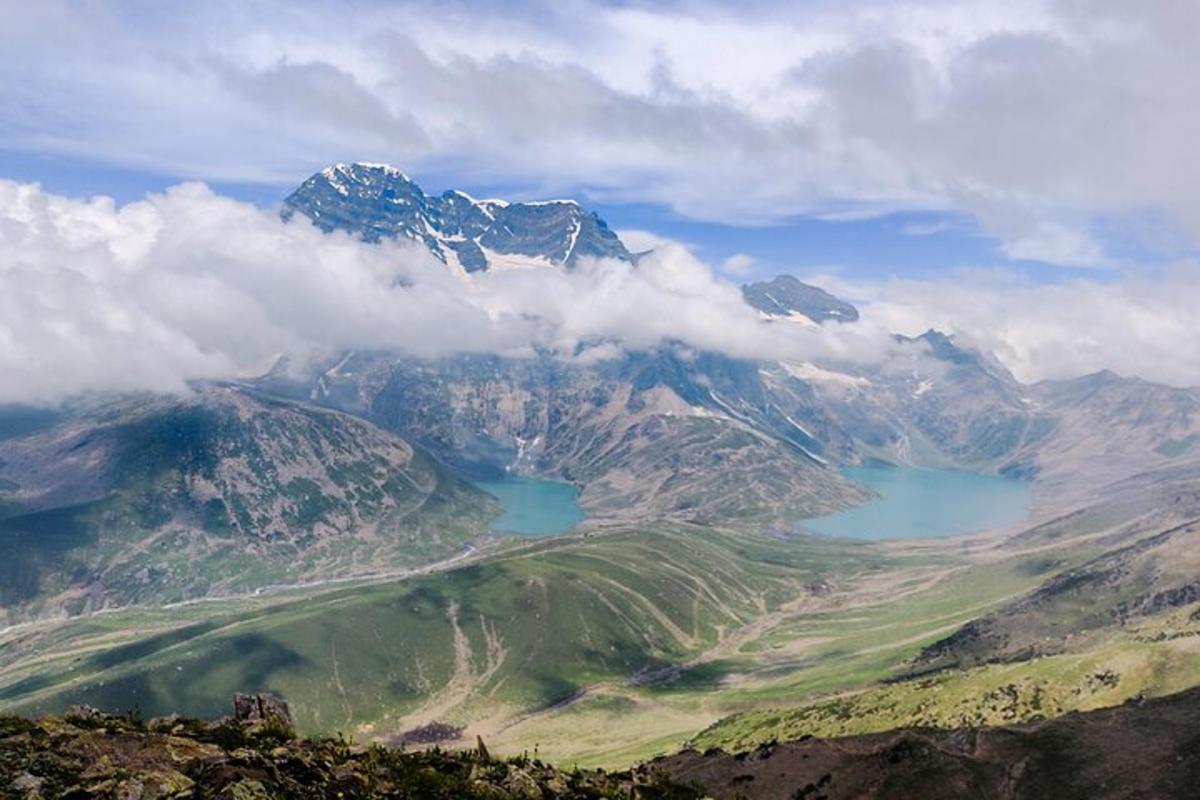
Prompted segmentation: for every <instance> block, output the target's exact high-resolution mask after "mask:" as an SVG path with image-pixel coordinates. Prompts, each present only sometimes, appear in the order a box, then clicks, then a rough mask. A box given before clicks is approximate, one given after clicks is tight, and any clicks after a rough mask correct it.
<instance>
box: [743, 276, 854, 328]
mask: <svg viewBox="0 0 1200 800" xmlns="http://www.w3.org/2000/svg"><path fill="white" fill-rule="evenodd" d="M742 296H743V297H744V298H746V302H747V303H749V304H750V305H751V306H753V307H754V308H756V309H758V310H759V311H761V312H762V313H763V314H764V315H766V316H767V317H779V318H785V319H796V315H800V317H801V318H803V319H807V320H811V321H813V322H826V321H828V320H834V321H836V322H855V321H857V320H858V309H857V308H855V307H854V306H852V305H850V304H849V303H847V302H845V301H844V300H839V299H838V298H836V297H834V296H833V295H831V294H830V293H829V292H827V291H825V290H824V289H822V288H820V287H819V286H812V285H810V284H807V283H803V282H801V281H799V280H797V279H796V278H793V277H792V276H791V275H778V276H776V277H775V278H773V279H772V280H769V281H760V282H758V283H747V284H745V285H743V286H742Z"/></svg>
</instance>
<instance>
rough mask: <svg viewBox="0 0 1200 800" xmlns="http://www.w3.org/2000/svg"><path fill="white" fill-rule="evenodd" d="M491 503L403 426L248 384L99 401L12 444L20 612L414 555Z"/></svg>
mask: <svg viewBox="0 0 1200 800" xmlns="http://www.w3.org/2000/svg"><path fill="white" fill-rule="evenodd" d="M497 510H498V509H497V506H496V504H495V502H494V501H493V500H492V499H491V498H490V497H489V496H488V495H486V494H484V493H482V492H479V491H477V490H475V489H474V488H472V487H471V486H470V485H468V484H466V483H464V482H462V481H460V480H458V479H455V478H453V477H450V476H449V475H447V474H446V473H445V472H444V471H443V470H442V469H441V468H440V467H438V466H437V465H436V464H435V463H434V462H432V461H430V460H429V459H428V458H427V457H426V456H424V455H423V454H422V453H421V452H420V451H418V450H415V449H414V448H413V447H412V446H411V445H409V444H408V443H407V442H405V441H404V440H402V439H400V438H399V437H397V436H395V435H394V434H390V433H387V432H385V431H383V430H380V429H379V428H376V427H375V426H373V425H371V424H370V423H368V422H366V421H363V420H359V419H355V418H353V417H349V416H346V415H344V414H340V413H337V412H335V411H332V410H328V409H321V408H316V407H312V406H306V405H300V404H292V403H284V402H280V401H278V400H274V399H271V398H268V397H265V396H259V395H256V394H254V393H252V392H248V391H244V390H241V389H238V388H234V387H226V386H213V387H208V388H206V389H203V390H201V391H199V392H197V393H196V394H194V395H192V396H188V397H179V398H176V397H138V398H123V399H118V400H112V401H103V402H98V403H93V404H90V405H87V406H85V407H82V408H79V409H76V410H74V411H73V412H70V413H67V414H66V415H65V417H64V418H62V419H59V420H56V421H55V422H53V423H52V424H49V425H48V426H43V427H41V428H40V429H38V430H36V431H33V432H29V433H25V434H24V435H19V436H13V437H10V438H7V439H4V440H2V441H0V538H2V539H3V541H4V542H5V547H6V550H5V558H4V559H3V560H2V561H0V607H2V609H3V611H4V612H6V613H7V615H8V616H9V618H10V619H21V618H25V617H38V616H55V615H59V614H64V613H66V614H77V613H84V612H88V611H95V610H98V609H101V608H109V607H112V606H119V605H126V604H129V603H143V602H160V603H161V602H171V601H179V600H185V599H189V598H195V597H203V596H208V595H212V594H229V593H234V592H245V591H250V590H253V589H255V588H258V587H262V586H265V585H267V584H270V583H279V582H295V581H300V580H309V579H316V578H322V579H325V578H331V577H335V576H339V575H347V574H355V573H363V572H375V571H378V570H380V569H381V568H387V567H399V566H411V565H416V564H421V563H425V562H428V561H432V560H434V559H437V558H445V557H447V556H450V555H452V554H453V553H454V552H455V551H456V550H458V549H459V548H460V547H461V546H462V545H463V544H464V543H465V542H467V541H469V540H471V539H472V538H474V537H476V536H478V535H480V534H482V533H484V532H485V531H486V526H487V523H488V520H489V518H490V516H492V515H494V514H495V513H496V512H497Z"/></svg>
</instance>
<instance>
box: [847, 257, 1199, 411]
mask: <svg viewBox="0 0 1200 800" xmlns="http://www.w3.org/2000/svg"><path fill="white" fill-rule="evenodd" d="M840 288H843V289H846V290H849V291H850V292H853V293H855V294H858V295H859V296H862V297H868V298H870V299H869V300H868V301H867V302H865V303H864V304H863V305H862V306H861V312H862V314H863V318H864V319H866V320H869V321H870V322H872V323H874V324H875V325H877V326H880V327H883V328H888V329H892V330H895V331H897V332H899V333H904V334H908V335H915V334H919V333H921V332H923V331H925V330H927V329H929V328H937V329H939V330H942V331H945V332H947V333H957V334H960V335H962V336H964V337H965V338H966V339H967V340H969V341H970V342H972V343H973V344H975V345H976V346H978V347H980V348H982V349H984V350H986V351H989V352H992V353H994V354H995V355H996V356H997V357H998V358H999V359H1000V360H1001V361H1002V362H1003V363H1004V364H1005V365H1006V366H1008V368H1009V369H1011V370H1012V371H1013V373H1014V374H1015V375H1016V376H1017V377H1018V378H1019V379H1021V380H1024V381H1037V380H1042V379H1046V378H1071V377H1075V376H1078V375H1083V374H1087V373H1090V372H1096V371H1099V370H1102V369H1111V370H1114V371H1116V372H1118V373H1120V374H1123V375H1131V376H1138V377H1141V378H1145V379H1147V380H1152V381H1158V382H1161V383H1167V384H1172V385H1176V386H1186V387H1191V386H1200V347H1197V343H1198V342H1200V317H1198V316H1197V315H1196V313H1195V308H1196V303H1197V299H1200V265H1198V264H1195V263H1186V264H1179V265H1176V266H1174V267H1173V268H1171V269H1169V270H1166V271H1165V272H1162V273H1160V274H1155V275H1143V276H1126V277H1125V278H1124V279H1121V280H1084V279H1078V280H1071V281H1066V282H1063V283H1056V284H1032V283H1028V282H1026V281H1024V280H1022V279H1020V278H1017V277H1016V276H1013V275H1011V274H1005V273H1002V272H996V271H977V272H973V273H964V274H962V275H959V276H956V277H955V278H954V279H951V280H943V281H915V280H892V281H888V282H884V283H879V284H874V285H865V286H864V285H859V286H850V285H845V286H842V287H840Z"/></svg>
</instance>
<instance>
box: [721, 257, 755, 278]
mask: <svg viewBox="0 0 1200 800" xmlns="http://www.w3.org/2000/svg"><path fill="white" fill-rule="evenodd" d="M756 263H757V259H756V258H755V257H754V256H752V255H749V254H747V253H734V254H733V255H731V256H730V257H729V258H727V259H725V260H724V261H722V262H721V271H722V272H727V273H729V274H730V275H746V274H748V273H749V272H750V270H752V269H753V268H754V265H755V264H756Z"/></svg>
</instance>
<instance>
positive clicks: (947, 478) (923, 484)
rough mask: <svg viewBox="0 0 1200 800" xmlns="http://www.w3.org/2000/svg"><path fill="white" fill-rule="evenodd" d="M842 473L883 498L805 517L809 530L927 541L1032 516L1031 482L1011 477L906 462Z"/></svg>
mask: <svg viewBox="0 0 1200 800" xmlns="http://www.w3.org/2000/svg"><path fill="white" fill-rule="evenodd" d="M843 474H845V475H846V477H848V478H850V479H851V480H852V481H855V482H856V483H861V484H863V485H865V486H869V487H871V488H872V489H874V490H875V491H876V492H878V493H879V495H880V497H879V498H878V499H876V500H872V501H871V502H869V503H866V504H865V505H861V506H858V507H856V508H852V509H850V510H849V511H842V512H840V513H837V514H830V515H829V516H826V517H815V518H813V519H806V520H804V521H803V522H802V523H800V524H801V526H802V527H803V528H804V529H806V530H809V531H812V532H815V533H820V534H824V535H826V536H848V537H852V538H856V539H922V538H929V537H942V536H957V535H960V534H966V533H975V532H978V531H982V530H986V529H988V528H997V527H1001V526H1004V525H1013V524H1016V523H1018V522H1021V521H1022V520H1024V519H1026V518H1027V517H1028V516H1029V503H1030V485H1029V484H1028V483H1026V482H1024V481H1019V480H1015V479H1012V478H1001V477H997V476H994V475H976V474H974V473H971V472H959V471H957V470H947V469H920V468H917V467H902V466H896V467H892V466H870V467H847V468H846V469H844V470H843Z"/></svg>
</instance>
